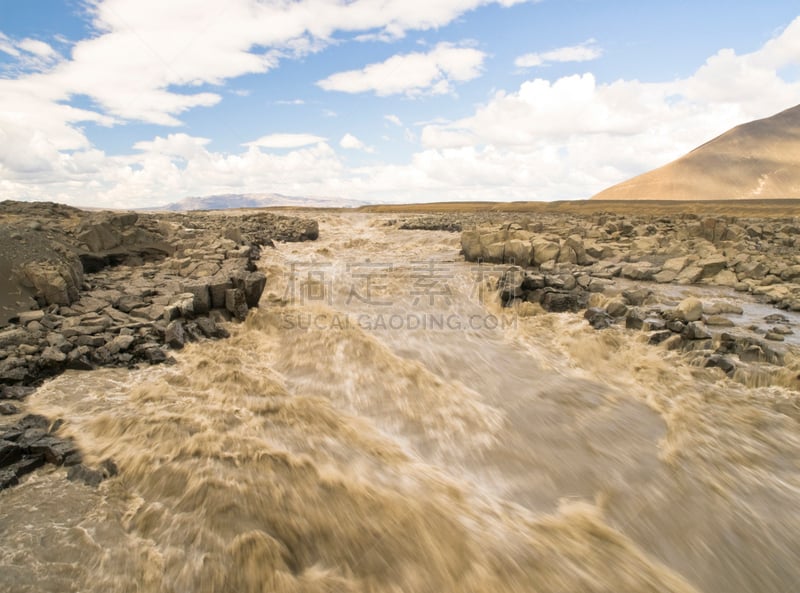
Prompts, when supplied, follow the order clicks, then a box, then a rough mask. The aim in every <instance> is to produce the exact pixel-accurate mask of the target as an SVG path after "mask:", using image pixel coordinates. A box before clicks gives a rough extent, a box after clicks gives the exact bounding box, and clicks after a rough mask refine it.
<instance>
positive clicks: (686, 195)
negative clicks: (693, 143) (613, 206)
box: [592, 105, 800, 200]
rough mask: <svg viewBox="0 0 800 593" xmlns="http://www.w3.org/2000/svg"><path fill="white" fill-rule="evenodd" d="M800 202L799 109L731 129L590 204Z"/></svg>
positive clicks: (620, 185) (611, 190)
mask: <svg viewBox="0 0 800 593" xmlns="http://www.w3.org/2000/svg"><path fill="white" fill-rule="evenodd" d="M757 198H761V199H775V198H795V199H797V198H800V105H798V106H796V107H792V108H791V109H787V110H786V111H782V112H781V113H778V114H777V115H773V116H772V117H768V118H765V119H759V120H756V121H752V122H750V123H746V124H743V125H740V126H737V127H735V128H733V129H732V130H729V131H727V132H725V133H724V134H722V135H721V136H717V137H716V138H714V139H713V140H711V141H710V142H706V143H705V144H703V145H702V146H699V147H698V148H695V149H694V150H693V151H691V152H690V153H688V154H686V155H684V156H682V157H681V158H679V159H678V160H676V161H672V162H671V163H669V164H667V165H664V166H663V167H660V168H658V169H654V170H653V171H649V172H648V173H644V174H643V175H639V176H638V177H634V178H633V179H629V180H628V181H623V182H622V183H619V184H617V185H614V186H612V187H610V188H608V189H606V190H603V191H601V192H600V193H599V194H596V195H595V196H592V199H593V200H728V199H757Z"/></svg>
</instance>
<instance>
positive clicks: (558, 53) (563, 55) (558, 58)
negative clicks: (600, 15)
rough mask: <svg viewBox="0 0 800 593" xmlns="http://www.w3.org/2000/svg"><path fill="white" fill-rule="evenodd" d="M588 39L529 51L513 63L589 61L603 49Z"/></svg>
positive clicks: (522, 64)
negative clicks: (540, 51) (547, 49)
mask: <svg viewBox="0 0 800 593" xmlns="http://www.w3.org/2000/svg"><path fill="white" fill-rule="evenodd" d="M596 43H597V42H596V41H595V40H594V39H589V40H588V41H584V42H583V43H580V44H578V45H570V46H567V47H559V48H558V49H552V50H550V51H546V52H542V53H529V54H524V55H522V56H519V57H518V58H517V59H516V60H514V64H515V65H516V66H517V67H519V68H533V67H535V66H545V65H547V64H550V63H552V62H590V61H592V60H596V59H597V58H599V57H600V56H602V55H603V50H602V49H601V48H600V47H598V46H597V45H596Z"/></svg>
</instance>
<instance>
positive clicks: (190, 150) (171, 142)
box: [133, 134, 211, 159]
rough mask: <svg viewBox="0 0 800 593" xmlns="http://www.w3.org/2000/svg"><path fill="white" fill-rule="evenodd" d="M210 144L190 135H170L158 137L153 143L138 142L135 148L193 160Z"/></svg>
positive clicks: (205, 140) (207, 140) (206, 140)
mask: <svg viewBox="0 0 800 593" xmlns="http://www.w3.org/2000/svg"><path fill="white" fill-rule="evenodd" d="M210 142H211V140H209V139H208V138H197V137H193V136H189V135H188V134H169V135H168V136H167V137H166V138H162V137H161V136H156V137H155V138H154V139H153V140H151V141H142V142H137V143H136V144H134V145H133V148H134V149H136V150H140V151H142V152H150V153H155V154H160V155H166V156H173V157H179V158H183V159H191V158H194V157H196V156H198V155H200V154H202V152H203V151H204V148H203V147H204V146H206V145H207V144H208V143H210Z"/></svg>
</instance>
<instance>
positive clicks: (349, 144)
mask: <svg viewBox="0 0 800 593" xmlns="http://www.w3.org/2000/svg"><path fill="white" fill-rule="evenodd" d="M339 146H341V147H342V148H345V149H347V150H363V151H364V152H375V149H374V148H373V147H372V146H367V145H366V144H364V143H363V142H362V141H361V140H359V139H358V138H356V137H355V136H353V135H352V134H350V133H347V134H345V135H344V136H342V139H341V140H339Z"/></svg>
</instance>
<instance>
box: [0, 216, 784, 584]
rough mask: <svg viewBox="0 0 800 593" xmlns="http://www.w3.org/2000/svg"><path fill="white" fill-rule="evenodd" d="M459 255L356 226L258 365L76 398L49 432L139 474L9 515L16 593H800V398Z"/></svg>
mask: <svg viewBox="0 0 800 593" xmlns="http://www.w3.org/2000/svg"><path fill="white" fill-rule="evenodd" d="M457 254H458V236H457V235H452V234H447V233H438V232H425V231H399V230H395V229H392V228H387V227H385V226H383V225H382V222H381V219H380V217H379V216H375V215H364V214H360V215H357V214H352V215H330V216H329V217H328V218H327V219H323V220H322V224H321V239H320V240H319V241H318V242H316V243H305V244H289V245H281V246H279V248H278V249H277V250H275V251H270V252H269V253H266V254H265V255H264V258H263V262H262V264H263V266H264V267H265V268H266V269H268V271H269V272H270V274H271V276H270V283H269V285H268V291H272V292H273V293H274V294H273V295H266V294H265V296H264V298H263V299H262V305H261V309H260V311H259V312H258V313H256V314H253V315H252V316H251V317H250V318H249V319H248V321H247V322H246V323H245V324H244V325H243V326H239V327H237V328H234V335H233V337H232V338H231V339H230V340H226V341H222V342H213V343H212V342H207V343H203V344H196V345H192V346H190V347H188V348H186V350H185V351H183V352H181V353H180V354H179V355H178V356H177V358H178V364H177V365H175V366H174V367H164V368H151V369H143V370H139V371H123V370H104V371H99V372H94V373H88V374H74V373H67V374H65V375H63V376H61V377H59V378H57V379H55V380H53V381H51V382H49V383H48V384H47V385H46V386H44V387H43V388H42V389H40V390H39V391H38V392H37V393H36V394H35V395H34V396H32V399H31V400H30V402H29V408H30V409H31V410H32V411H38V412H42V413H45V414H48V415H50V416H53V417H63V418H65V419H67V424H66V425H65V426H64V428H62V431H64V432H65V433H68V434H70V435H73V436H74V437H75V438H76V439H77V440H78V442H79V443H80V444H81V446H82V447H83V449H84V450H85V451H87V452H89V454H90V460H92V461H99V460H101V459H103V458H105V457H112V458H113V459H114V460H116V462H117V463H118V465H119V467H120V469H121V474H120V476H119V477H117V478H114V479H111V480H109V481H107V482H105V483H103V484H102V485H101V486H100V487H99V488H98V489H96V490H93V489H90V488H88V487H86V486H83V485H77V484H73V483H70V482H67V481H66V480H65V479H64V470H63V469H51V470H47V471H43V472H39V473H36V474H34V475H32V476H31V477H29V478H28V479H26V480H25V482H24V483H23V484H22V485H20V486H19V487H16V488H13V489H11V490H7V491H4V492H2V493H0V541H2V545H1V547H0V590H3V591H14V592H17V591H19V592H23V591H31V592H33V591H37V592H38V591H53V592H56V591H58V592H60V591H80V592H93V591H97V592H100V591H102V592H109V591H121V592H122V591H124V592H128V591H130V592H134V591H136V592H170V593H172V592H174V593H178V592H195V591H196V592H232V593H233V592H236V593H239V592H242V593H244V592H250V591H253V592H255V591H258V592H261V591H265V592H266V591H287V592H288V591H291V592H301V591H302V592H317V591H328V592H339V591H343V592H350V591H354V592H376V593H377V592H392V593H395V592H431V593H447V592H453V593H455V592H459V593H461V592H467V593H469V592H476V593H477V592H505V591H525V592H529V591H533V592H555V591H559V592H609V593H611V592H614V593H620V592H627V591H630V592H648V591H652V592H665V591H704V592H708V593H710V592H719V593H738V592H742V593H744V592H755V591H758V592H761V593H766V592H776V593H778V592H780V593H789V592H793V591H796V590H797V588H798V583H800V504H799V503H798V501H800V430H799V429H800V425H799V424H798V420H800V411H799V408H800V399H799V397H798V392H797V391H796V390H793V389H792V388H793V387H796V385H794V384H793V383H792V380H793V376H792V377H790V376H789V375H788V374H787V379H786V381H784V383H785V386H781V385H779V384H778V385H776V384H774V383H775V382H773V384H772V385H768V386H765V387H753V386H746V385H743V384H741V383H739V382H733V381H730V380H728V379H727V378H725V377H724V376H723V375H721V374H719V373H717V372H715V371H713V370H705V369H700V368H695V367H693V366H691V365H689V364H687V363H686V362H685V361H684V359H683V358H681V356H680V355H677V354H671V353H666V352H664V351H662V350H660V349H658V348H653V347H650V346H646V345H645V344H643V343H641V342H639V341H637V340H636V339H635V338H632V337H631V335H629V334H625V332H624V331H623V330H618V329H612V330H607V331H604V332H594V331H593V330H591V329H589V328H588V326H587V324H586V323H585V322H584V321H583V320H582V319H580V318H579V316H573V315H568V314H564V315H555V314H549V315H539V316H533V317H517V316H514V315H512V314H511V313H510V312H508V311H506V312H503V311H501V310H500V309H499V308H498V307H497V305H496V304H495V303H493V302H492V300H491V298H490V295H491V291H487V292H486V293H485V294H483V293H482V291H481V287H482V285H483V282H482V280H481V278H480V276H479V275H476V268H475V267H473V266H471V265H468V264H465V263H463V262H459V261H458V259H459V258H458V256H457ZM481 273H482V272H481ZM279 300H283V302H284V304H283V305H280V304H278V303H277V301H279ZM365 301H366V302H365ZM423 322H424V323H426V325H427V328H425V329H421V328H419V327H416V326H418V325H421V324H422V323H423ZM495 325H498V327H495ZM792 364H794V363H792ZM777 382H778V383H781V381H780V380H779V381H777Z"/></svg>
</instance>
